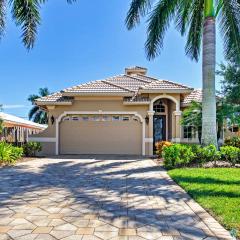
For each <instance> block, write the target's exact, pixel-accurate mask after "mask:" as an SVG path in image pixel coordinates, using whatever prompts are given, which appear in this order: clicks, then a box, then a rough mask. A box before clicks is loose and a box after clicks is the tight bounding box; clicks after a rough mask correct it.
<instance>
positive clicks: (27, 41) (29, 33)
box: [0, 0, 76, 49]
mask: <svg viewBox="0 0 240 240" xmlns="http://www.w3.org/2000/svg"><path fill="white" fill-rule="evenodd" d="M75 1H76V0H67V2H68V3H72V2H75ZM45 2H47V0H0V39H1V37H2V36H3V35H4V31H5V28H6V12H7V7H10V9H11V13H12V18H13V20H14V21H15V23H16V25H17V26H20V27H21V29H22V41H23V44H24V45H25V47H26V48H27V49H31V48H32V47H33V46H34V42H35V40H36V35H37V28H38V26H39V25H40V23H41V17H40V13H39V11H40V7H41V5H42V4H44V3H45Z"/></svg>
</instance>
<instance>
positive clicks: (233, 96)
mask: <svg viewBox="0 0 240 240" xmlns="http://www.w3.org/2000/svg"><path fill="white" fill-rule="evenodd" d="M217 74H218V75H219V76H221V77H223V79H222V80H221V94H222V96H224V97H225V98H226V100H227V101H228V102H230V103H234V104H237V105H240V97H239V92H240V64H237V63H235V62H229V63H228V64H226V65H225V64H223V63H222V64H220V70H218V71H217Z"/></svg>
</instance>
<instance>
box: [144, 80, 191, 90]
mask: <svg viewBox="0 0 240 240" xmlns="http://www.w3.org/2000/svg"><path fill="white" fill-rule="evenodd" d="M142 89H145V90H158V89H159V90H160V89H163V90H167V89H176V90H191V88H190V87H188V86H186V85H183V84H180V83H175V82H171V81H168V80H156V81H152V82H151V83H149V84H146V85H144V86H143V87H142Z"/></svg>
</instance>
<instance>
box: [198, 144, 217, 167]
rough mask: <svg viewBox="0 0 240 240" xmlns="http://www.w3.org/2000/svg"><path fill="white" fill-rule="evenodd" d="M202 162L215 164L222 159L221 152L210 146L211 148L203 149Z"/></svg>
mask: <svg viewBox="0 0 240 240" xmlns="http://www.w3.org/2000/svg"><path fill="white" fill-rule="evenodd" d="M199 156H200V161H201V163H206V162H213V161H214V162H215V165H216V161H217V160H219V159H220V158H221V154H220V152H219V151H218V150H217V148H216V147H215V146H214V145H212V144H210V145H209V146H206V147H203V148H202V149H201V150H200V152H199Z"/></svg>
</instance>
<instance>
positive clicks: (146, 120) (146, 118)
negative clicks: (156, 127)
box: [145, 116, 149, 124]
mask: <svg viewBox="0 0 240 240" xmlns="http://www.w3.org/2000/svg"><path fill="white" fill-rule="evenodd" d="M145 122H146V124H148V123H149V117H148V116H146V117H145Z"/></svg>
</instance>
